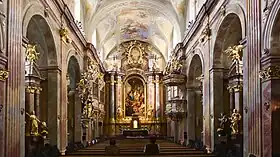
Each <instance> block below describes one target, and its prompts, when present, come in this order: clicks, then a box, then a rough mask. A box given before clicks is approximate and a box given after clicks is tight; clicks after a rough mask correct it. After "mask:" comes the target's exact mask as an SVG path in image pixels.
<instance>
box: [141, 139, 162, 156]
mask: <svg viewBox="0 0 280 157" xmlns="http://www.w3.org/2000/svg"><path fill="white" fill-rule="evenodd" d="M150 142H151V143H150V144H147V145H145V147H144V153H145V154H146V155H157V154H159V149H160V148H159V145H158V144H156V137H151V138H150Z"/></svg>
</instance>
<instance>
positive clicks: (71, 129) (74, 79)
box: [67, 56, 82, 145]
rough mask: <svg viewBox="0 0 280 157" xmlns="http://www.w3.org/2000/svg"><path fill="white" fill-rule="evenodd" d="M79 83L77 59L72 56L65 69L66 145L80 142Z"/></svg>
mask: <svg viewBox="0 0 280 157" xmlns="http://www.w3.org/2000/svg"><path fill="white" fill-rule="evenodd" d="M79 81H80V70H79V64H78V61H77V59H76V58H75V57H74V56H72V57H71V58H70V60H69V62H68V69H67V83H68V84H67V92H68V95H67V98H68V107H67V109H68V112H67V117H68V143H69V144H68V145H72V144H74V143H76V142H80V141H81V127H80V126H81V125H80V124H81V121H80V120H81V118H80V117H81V113H82V104H81V101H80V98H79V94H78V92H77V90H76V88H77V84H78V82H79Z"/></svg>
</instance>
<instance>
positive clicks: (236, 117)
mask: <svg viewBox="0 0 280 157" xmlns="http://www.w3.org/2000/svg"><path fill="white" fill-rule="evenodd" d="M229 119H230V122H231V125H230V128H231V134H232V135H236V134H239V124H238V123H239V121H240V120H241V114H240V113H238V112H237V110H236V109H233V113H232V114H231V117H230V118H229Z"/></svg>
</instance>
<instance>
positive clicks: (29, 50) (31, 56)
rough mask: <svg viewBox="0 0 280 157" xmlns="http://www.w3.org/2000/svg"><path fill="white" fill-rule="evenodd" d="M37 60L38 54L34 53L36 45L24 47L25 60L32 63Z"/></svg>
mask: <svg viewBox="0 0 280 157" xmlns="http://www.w3.org/2000/svg"><path fill="white" fill-rule="evenodd" d="M38 58H39V53H38V52H37V51H36V45H31V44H27V47H26V60H28V61H29V62H30V63H34V62H35V61H36V60H38Z"/></svg>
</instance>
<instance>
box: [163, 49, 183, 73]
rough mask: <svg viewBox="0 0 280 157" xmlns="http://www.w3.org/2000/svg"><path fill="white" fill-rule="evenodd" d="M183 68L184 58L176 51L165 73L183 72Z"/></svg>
mask: <svg viewBox="0 0 280 157" xmlns="http://www.w3.org/2000/svg"><path fill="white" fill-rule="evenodd" d="M182 68H183V60H181V59H180V56H177V55H176V54H175V53H173V54H172V56H171V60H170V61H169V62H168V63H167V65H166V67H165V69H164V72H163V74H164V75H168V74H181V70H182Z"/></svg>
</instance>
